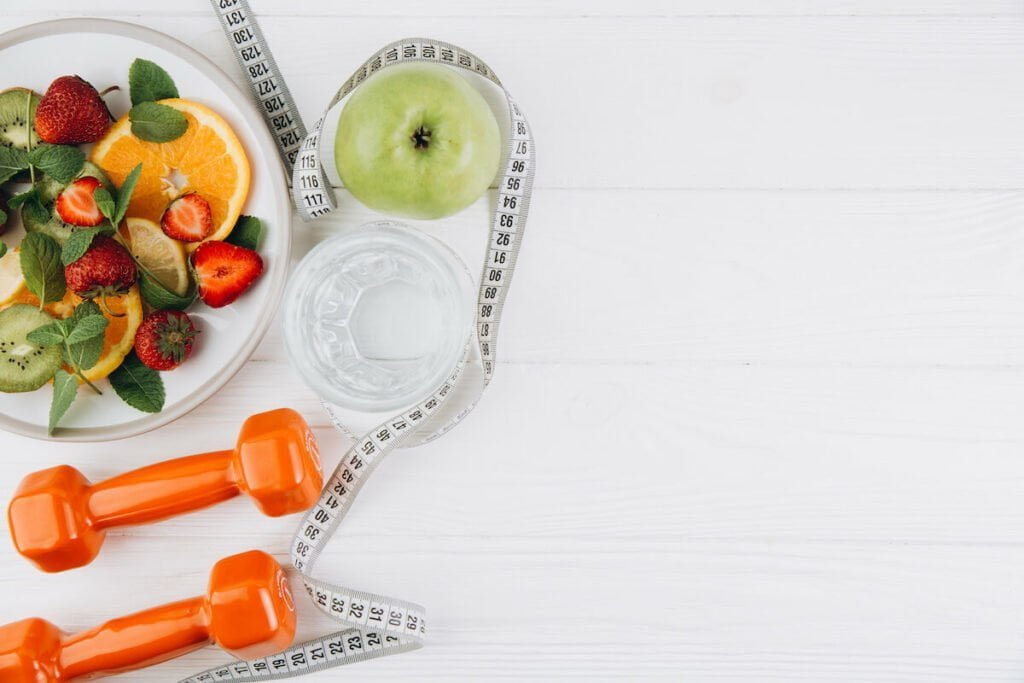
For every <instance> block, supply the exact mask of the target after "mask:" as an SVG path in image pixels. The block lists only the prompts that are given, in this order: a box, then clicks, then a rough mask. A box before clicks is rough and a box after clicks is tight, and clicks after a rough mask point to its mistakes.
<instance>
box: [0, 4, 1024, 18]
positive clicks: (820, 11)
mask: <svg viewBox="0 0 1024 683" xmlns="http://www.w3.org/2000/svg"><path fill="white" fill-rule="evenodd" d="M249 4H250V5H251V6H252V8H253V10H254V11H255V12H257V13H258V14H259V15H261V16H277V15H285V16H329V17H362V16H418V17H458V16H479V17H507V16H540V17H565V16H579V17H591V16H617V17H621V16H658V17H679V16H692V17H703V16H783V17H785V16H901V15H930V16H943V15H946V16H992V15H1020V14H1022V13H1024V8H1022V7H1021V5H1020V3H1018V2H1015V1H1014V0H772V1H771V2H764V0H638V1H636V2H630V3H625V4H624V3H621V2H616V1H614V0H557V1H556V2H551V1H545V0H517V1H516V2H514V3H495V2H487V1H486V0H447V1H446V2H443V3H442V2H432V3H423V2H419V1H417V0H392V1H391V2H387V3H381V2H375V1H373V0H347V1H346V2H337V1H336V0H304V1H303V2H299V3H296V2H293V1H291V0H250V3H249ZM208 11H209V3H208V1H207V0H179V1H178V2H176V3H174V4H173V5H167V4H160V3H151V4H140V3H138V2H136V1H133V0H92V2H90V3H89V13H90V14H91V15H93V16H103V15H107V14H134V15H137V16H152V17H162V16H168V15H172V16H183V15H199V14H203V13H205V12H208ZM5 14H7V15H8V16H17V17H25V18H26V19H30V20H31V19H35V18H39V17H47V16H54V15H67V16H80V14H81V12H80V10H78V9H76V8H75V6H74V4H73V3H68V2H66V1H65V0H44V1H43V2H37V3H34V4H32V5H12V6H11V7H9V8H5Z"/></svg>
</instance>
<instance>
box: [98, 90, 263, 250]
mask: <svg viewBox="0 0 1024 683" xmlns="http://www.w3.org/2000/svg"><path fill="white" fill-rule="evenodd" d="M160 104H166V105H167V106H168V107H173V108H174V109H177V110H178V111H180V112H182V113H183V114H184V115H185V118H186V119H188V130H186V131H185V134H184V135H182V136H181V137H180V138H178V139H177V140H172V141H170V142H163V143H157V142H146V141H145V140H140V139H139V138H137V137H135V136H134V135H133V134H132V129H131V122H130V121H129V120H128V116H127V115H125V116H123V117H121V119H120V120H119V121H118V122H117V123H115V124H114V125H113V126H111V127H110V130H109V131H108V132H107V134H106V136H105V137H104V138H103V139H102V140H100V141H99V142H97V143H96V145H95V146H94V147H93V149H92V155H91V156H90V160H91V161H92V162H93V163H94V164H96V165H97V166H99V167H100V168H102V169H103V170H104V171H105V172H106V174H107V175H108V176H109V177H110V179H111V180H112V181H113V182H114V184H116V185H117V186H118V187H120V186H121V184H122V183H124V179H125V178H127V177H128V174H129V173H130V172H131V170H132V169H133V168H135V166H136V165H137V164H139V163H141V164H142V173H141V175H140V176H139V182H138V184H137V185H136V186H135V192H134V193H133V194H132V200H131V203H130V204H129V206H128V214H127V215H129V216H131V217H133V218H146V219H148V220H151V221H153V222H155V223H159V222H160V218H161V217H162V216H163V214H164V210H165V209H166V208H167V205H168V204H170V203H171V201H172V200H173V199H175V198H177V197H180V196H181V195H183V194H187V193H189V192H195V193H198V194H200V195H202V197H203V198H204V199H205V200H206V201H208V202H209V203H210V210H211V212H212V214H213V233H212V234H211V235H210V236H209V237H208V238H207V239H210V240H222V239H224V238H225V237H227V236H228V234H229V233H230V232H231V229H232V228H233V227H234V226H235V222H236V221H237V220H238V216H239V215H240V214H241V213H242V205H243V204H245V199H246V197H247V196H248V195H249V179H250V171H249V158H248V157H247V156H246V154H245V150H244V149H243V148H242V143H240V142H239V141H238V137H237V136H236V135H235V132H234V131H233V130H232V129H231V126H229V125H228V124H227V122H226V121H225V120H224V119H222V118H221V117H220V116H219V115H217V114H216V113H215V112H214V111H212V110H211V109H209V108H208V107H205V106H203V105H201V104H199V103H197V102H191V101H189V100H182V99H168V100H160ZM197 245H198V243H193V244H190V245H189V246H188V248H189V249H190V250H192V249H195V247H196V246H197Z"/></svg>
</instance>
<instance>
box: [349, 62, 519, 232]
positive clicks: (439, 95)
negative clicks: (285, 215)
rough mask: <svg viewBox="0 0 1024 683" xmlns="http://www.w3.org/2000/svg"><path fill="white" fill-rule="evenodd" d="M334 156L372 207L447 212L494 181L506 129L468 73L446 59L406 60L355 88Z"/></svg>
mask: <svg viewBox="0 0 1024 683" xmlns="http://www.w3.org/2000/svg"><path fill="white" fill-rule="evenodd" d="M334 158H335V162H336V164H337V167H338V173H339V174H340V175H341V180H342V182H343V183H344V184H345V187H346V188H347V189H348V190H349V191H351V192H352V194H353V195H355V197H356V199H358V200H359V201H361V202H363V203H364V204H366V205H367V206H369V207H370V208H371V209H376V210H377V211H380V212H382V213H389V214H397V215H401V216H408V217H410V218H443V217H444V216H450V215H452V214H454V213H456V212H458V211H461V210H462V209H464V208H466V207H467V206H469V205H470V204H472V203H473V202H474V201H476V199H477V198H478V197H480V195H481V194H483V193H484V191H485V190H486V189H487V188H488V186H490V184H491V182H492V181H493V180H494V177H495V175H497V172H498V164H499V162H500V161H501V135H500V133H499V130H498V122H497V121H496V120H495V118H494V114H493V113H492V111H491V108H490V106H488V104H487V102H486V101H485V100H484V98H483V97H482V96H481V95H480V93H478V92H477V91H476V90H474V89H473V87H472V86H471V85H470V84H469V82H468V81H467V80H466V79H465V78H463V77H462V76H461V75H459V74H458V73H457V72H455V71H454V70H453V69H451V68H449V67H446V66H443V65H440V64H429V63H423V62H419V63H406V64H400V65H398V66H393V67H388V68H387V69H383V70H381V71H378V72H377V73H376V74H374V75H373V76H371V77H370V78H369V79H367V80H366V81H365V82H364V83H363V84H362V85H360V86H359V87H358V88H356V90H355V92H354V93H352V96H351V97H350V98H349V101H348V102H346V104H345V108H344V109H343V110H342V112H341V118H340V119H339V121H338V133H337V137H336V138H335V143H334Z"/></svg>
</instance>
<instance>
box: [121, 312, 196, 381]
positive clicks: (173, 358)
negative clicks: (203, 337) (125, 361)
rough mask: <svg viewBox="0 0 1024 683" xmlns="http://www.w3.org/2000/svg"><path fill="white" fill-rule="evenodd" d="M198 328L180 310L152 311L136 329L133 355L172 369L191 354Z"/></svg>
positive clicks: (148, 363) (151, 364)
mask: <svg viewBox="0 0 1024 683" xmlns="http://www.w3.org/2000/svg"><path fill="white" fill-rule="evenodd" d="M197 334H199V330H197V329H196V326H195V325H194V324H193V323H192V320H191V319H190V318H189V317H188V315H187V314H186V313H184V312H182V311H154V312H153V313H150V314H149V315H147V316H146V317H145V318H144V319H143V320H142V324H141V325H139V329H138V331H137V332H136V333H135V355H137V356H138V357H139V360H141V361H142V362H143V363H145V364H146V365H148V366H149V367H151V368H153V369H154V370H173V369H174V368H176V367H178V366H179V365H181V364H182V363H184V362H185V361H186V360H188V357H189V356H191V355H192V344H193V342H194V341H195V338H196V335H197Z"/></svg>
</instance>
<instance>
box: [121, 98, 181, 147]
mask: <svg viewBox="0 0 1024 683" xmlns="http://www.w3.org/2000/svg"><path fill="white" fill-rule="evenodd" d="M128 119H129V120H130V121H131V122H132V133H133V134H134V135H135V137H137V138H140V139H142V140H146V141H148V142H170V141H171V140H177V139H178V138H180V137H181V136H182V135H184V134H185V131H186V130H188V119H186V118H185V115H184V114H182V113H181V112H180V111H178V110H177V109H172V108H171V107H168V106H167V105H165V104H157V103H156V102H140V103H139V104H136V105H135V106H134V107H132V108H131V111H129V112H128Z"/></svg>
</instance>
